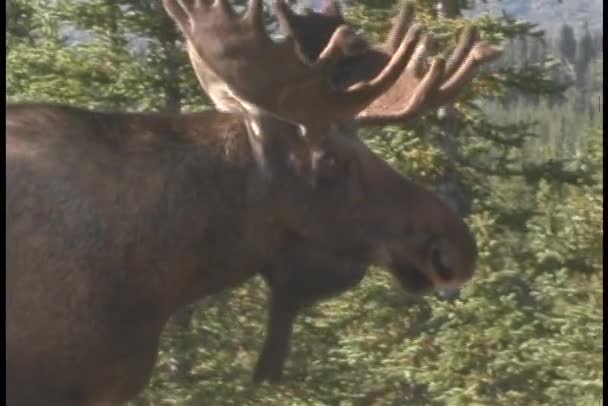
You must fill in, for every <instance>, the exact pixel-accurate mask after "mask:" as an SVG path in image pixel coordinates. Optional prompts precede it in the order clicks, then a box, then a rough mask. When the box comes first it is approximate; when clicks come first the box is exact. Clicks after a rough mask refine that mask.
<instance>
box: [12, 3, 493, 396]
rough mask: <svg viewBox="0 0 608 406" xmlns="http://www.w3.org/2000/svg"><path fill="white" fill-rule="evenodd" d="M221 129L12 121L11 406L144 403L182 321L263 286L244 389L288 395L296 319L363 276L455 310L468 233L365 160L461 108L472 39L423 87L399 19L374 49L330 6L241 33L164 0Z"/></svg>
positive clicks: (56, 112) (101, 118)
mask: <svg viewBox="0 0 608 406" xmlns="http://www.w3.org/2000/svg"><path fill="white" fill-rule="evenodd" d="M163 5H164V8H165V10H166V11H167V13H168V14H169V16H170V17H171V18H172V19H173V20H174V21H175V23H176V24H177V26H178V27H179V29H180V30H181V31H182V32H183V34H184V36H185V39H186V47H187V51H188V54H189V57H190V60H191V64H192V66H193V68H194V71H195V74H196V75H197V77H198V79H199V81H200V83H201V85H202V87H203V89H204V90H205V91H206V92H207V93H208V95H209V96H210V97H211V99H212V100H213V101H214V103H215V104H216V106H217V110H212V111H203V112H198V113H188V114H163V113H121V112H93V111H88V110H84V109H81V108H76V107H69V106H60V105H49V104H17V105H8V106H7V110H6V147H7V150H6V172H7V173H6V179H7V198H6V204H7V207H6V253H7V258H6V265H7V271H6V272H7V273H6V333H7V334H6V336H7V342H6V350H7V355H6V357H7V358H6V385H7V398H6V399H7V404H9V405H68V406H69V405H79V406H81V405H102V404H117V403H122V402H126V401H128V400H129V399H132V398H133V397H135V396H136V395H137V394H138V393H139V392H140V391H141V390H142V389H143V388H144V386H145V385H146V383H147V382H148V380H149V377H150V374H151V372H152V370H153V368H154V364H155V361H156V356H157V352H158V341H159V336H160V334H161V331H162V329H163V327H164V325H165V323H166V322H167V320H168V319H169V318H170V317H171V315H173V314H174V313H175V312H176V311H177V310H178V309H179V308H181V307H183V306H184V305H187V304H190V303H193V302H195V301H197V300H200V299H202V298H205V297H208V296H210V295H213V294H215V293H217V292H220V291H223V290H226V289H229V288H231V287H234V286H237V285H239V284H241V283H243V282H244V281H246V280H247V279H249V278H251V277H253V276H255V275H262V276H263V277H264V278H265V280H266V281H267V283H268V285H269V287H270V294H271V300H270V311H269V321H268V330H267V334H266V339H265V343H264V346H263V349H262V352H261V355H260V357H259V359H258V363H257V365H256V369H255V372H254V380H255V381H256V382H260V381H266V380H267V381H271V382H275V381H278V380H280V379H281V376H282V371H283V366H284V361H285V358H286V356H287V353H288V348H289V338H290V333H291V329H292V324H293V321H294V319H295V317H296V315H297V314H298V312H299V311H300V310H301V309H302V308H303V307H304V306H308V305H311V304H313V303H315V302H316V301H318V300H321V299H323V298H326V297H329V296H332V295H337V294H339V293H341V292H343V291H345V290H347V289H349V288H351V287H353V286H355V285H357V284H358V283H359V281H360V280H361V279H362V278H363V277H364V275H365V273H366V271H367V268H368V266H370V265H377V266H380V267H383V268H384V269H387V270H388V271H390V272H391V273H392V274H393V275H394V276H395V277H396V278H397V280H398V281H400V283H401V285H402V286H403V287H404V289H406V290H409V291H413V292H425V291H429V290H432V289H439V290H444V291H453V290H455V289H458V288H460V287H461V286H462V285H463V284H464V283H465V282H466V281H467V280H469V279H470V278H471V277H472V275H473V273H474V269H475V262H476V258H477V248H476V244H475V239H474V237H473V235H472V233H471V232H470V230H469V229H468V227H467V226H466V224H465V222H464V221H463V220H462V219H461V218H460V217H459V216H458V215H457V214H456V213H454V212H453V211H452V210H451V209H449V208H448V207H447V206H446V205H444V204H443V203H442V202H441V201H440V200H439V199H438V198H437V197H436V196H435V195H433V194H432V193H431V192H430V191H428V190H426V189H425V188H423V187H422V186H419V185H417V184H415V183H414V182H412V181H410V180H408V179H406V178H405V177H403V176H402V175H400V174H399V173H398V172H397V171H395V170H394V169H393V168H391V167H390V166H389V165H388V164H387V163H386V162H384V161H383V160H382V159H381V158H379V157H378V156H376V155H375V154H374V153H373V152H372V151H371V150H370V149H369V148H368V147H367V146H366V145H365V143H364V142H363V141H362V140H360V139H359V138H358V137H357V135H356V131H357V128H358V127H360V126H365V125H378V124H386V123H401V122H404V121H405V120H407V119H409V118H412V117H416V116H419V115H420V114H423V113H424V112H425V111H429V110H431V109H435V108H437V107H439V106H442V105H444V104H446V103H450V102H453V101H454V100H455V98H456V97H457V95H458V94H459V93H460V91H461V90H462V89H464V88H465V87H466V86H467V85H468V84H469V83H470V82H471V80H472V78H473V77H474V75H475V71H476V69H477V67H479V66H480V65H482V64H484V63H487V62H489V61H491V60H493V59H495V58H496V57H497V56H498V55H500V52H501V51H500V49H499V48H495V47H493V46H491V45H489V44H488V43H486V42H482V41H480V40H479V38H478V37H479V36H478V33H477V32H476V31H475V29H473V28H470V29H467V30H465V31H464V33H463V35H462V36H461V38H460V41H459V42H458V44H457V45H456V47H455V48H454V51H453V52H452V53H451V56H450V57H449V58H448V60H447V61H445V60H444V59H441V58H435V59H434V60H433V62H432V63H431V65H430V68H429V69H428V70H426V72H425V69H424V68H425V66H426V65H425V63H426V59H427V56H428V53H429V49H430V47H431V41H432V39H431V38H430V36H428V35H426V34H424V31H423V27H422V25H421V24H416V23H414V14H413V11H414V9H413V6H412V5H411V4H409V3H405V4H404V5H403V7H402V8H401V11H400V13H399V14H398V16H397V17H396V18H395V20H394V22H393V26H392V28H391V31H390V33H389V35H388V37H387V40H386V43H385V44H383V45H375V44H370V43H369V42H368V41H367V40H366V39H365V38H363V37H362V36H361V35H359V34H356V33H355V31H354V29H353V28H352V26H351V25H350V24H349V23H347V22H346V21H345V19H344V18H343V16H342V13H341V11H340V9H339V7H338V6H337V5H335V4H333V3H330V4H329V5H328V6H327V7H325V8H324V9H323V10H321V11H308V12H305V13H303V14H298V13H295V12H294V11H293V10H292V9H291V8H290V7H289V6H287V5H286V4H285V3H284V2H283V1H282V0H277V1H275V3H274V7H273V9H274V13H275V15H276V17H277V20H278V21H279V24H280V26H281V28H282V30H283V31H284V33H285V34H286V36H285V38H284V39H282V40H280V41H277V40H274V39H271V38H270V36H269V35H268V33H267V31H266V29H265V27H264V24H263V19H262V0H249V3H248V5H247V8H246V10H245V11H244V12H243V13H242V14H238V13H236V12H235V11H234V10H233V9H232V7H231V6H230V5H229V4H228V3H227V2H226V0H163Z"/></svg>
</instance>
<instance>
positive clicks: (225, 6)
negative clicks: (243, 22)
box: [198, 0, 236, 17]
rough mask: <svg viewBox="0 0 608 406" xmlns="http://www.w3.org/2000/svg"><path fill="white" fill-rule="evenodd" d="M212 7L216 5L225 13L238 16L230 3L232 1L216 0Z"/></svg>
mask: <svg viewBox="0 0 608 406" xmlns="http://www.w3.org/2000/svg"><path fill="white" fill-rule="evenodd" d="M198 1H201V0H198ZM211 7H216V8H217V9H219V10H221V11H222V12H223V13H224V14H226V15H228V16H230V17H235V16H236V13H235V12H234V9H233V8H232V6H231V5H230V3H228V1H227V0H214V1H213V4H212V5H211Z"/></svg>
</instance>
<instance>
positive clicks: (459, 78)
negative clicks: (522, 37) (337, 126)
mask: <svg viewBox="0 0 608 406" xmlns="http://www.w3.org/2000/svg"><path fill="white" fill-rule="evenodd" d="M163 4H164V6H165V9H166V10H167V12H168V13H169V15H171V17H172V18H173V19H174V20H175V21H176V23H177V24H178V26H179V27H180V28H181V30H182V31H183V32H184V34H185V36H186V39H187V42H188V49H189V53H190V57H191V60H192V63H193V66H194V69H195V71H196V73H197V76H198V77H199V80H200V81H201V83H202V85H203V87H204V88H205V89H206V90H207V92H208V93H210V95H211V97H212V98H213V99H214V100H222V101H226V103H224V105H230V107H228V109H235V108H236V107H233V106H234V103H236V104H238V105H240V106H241V107H244V108H245V109H247V110H249V111H250V112H251V110H255V109H262V110H265V111H267V112H270V113H273V114H275V115H277V116H279V117H280V118H283V119H286V120H288V121H292V122H296V123H300V124H311V123H323V122H331V121H335V120H337V119H338V120H339V119H352V118H355V119H356V120H357V121H358V122H360V123H363V124H368V123H372V124H373V123H388V122H395V121H402V120H404V119H407V118H409V117H411V116H412V115H415V114H420V113H421V112H422V111H424V110H426V109H431V108H434V107H438V106H441V105H443V104H446V103H449V102H450V101H452V100H453V99H454V98H455V96H456V95H457V94H458V92H459V91H460V90H462V88H463V87H464V86H465V85H466V84H468V83H469V82H470V80H471V79H472V78H473V76H474V70H475V68H476V67H477V66H479V65H481V64H483V63H486V62H488V61H490V60H493V59H495V58H496V57H497V56H499V55H500V54H501V51H500V50H499V49H497V48H494V47H492V46H490V45H488V44H487V43H485V42H477V33H476V31H475V30H474V29H469V30H466V31H465V34H464V35H463V36H462V38H461V41H460V43H459V45H458V46H457V48H456V50H455V51H454V53H453V54H452V56H451V58H450V59H449V60H448V62H447V64H446V63H445V62H444V60H443V59H441V58H435V60H434V61H433V62H432V63H431V66H430V68H429V70H428V71H427V72H426V73H424V72H422V68H421V67H422V60H423V57H424V56H425V54H426V52H427V50H428V47H429V42H430V38H429V37H428V36H426V35H422V26H421V25H420V24H412V22H413V20H414V5H413V4H412V3H409V2H406V3H404V4H403V7H402V8H401V12H400V14H399V16H398V17H397V18H396V20H395V21H394V24H393V26H392V29H391V32H390V34H389V35H388V37H387V41H386V43H385V45H384V47H375V46H370V45H369V44H367V42H365V40H364V39H362V38H361V37H360V36H358V35H356V34H355V33H354V32H353V30H352V29H351V28H350V27H349V26H348V25H347V23H346V22H345V21H344V19H343V17H342V15H341V12H340V9H339V8H338V6H337V4H336V3H334V2H331V3H330V4H329V6H328V7H326V8H325V10H323V11H322V12H312V11H310V12H308V13H306V14H304V15H298V14H295V13H293V11H292V10H291V9H290V8H289V6H287V5H286V4H285V2H284V0H275V2H274V11H275V14H276V16H277V19H278V21H279V23H280V25H281V26H282V28H283V30H284V31H285V32H286V34H287V38H286V39H285V40H284V41H282V42H275V41H273V40H272V39H271V38H270V37H269V36H268V34H267V32H266V30H265V29H264V25H263V21H262V0H249V4H248V7H247V10H246V11H245V12H244V13H243V14H242V15H237V14H236V13H235V12H234V10H233V9H232V8H231V6H230V5H229V4H228V3H227V0H163ZM222 103H223V102H222Z"/></svg>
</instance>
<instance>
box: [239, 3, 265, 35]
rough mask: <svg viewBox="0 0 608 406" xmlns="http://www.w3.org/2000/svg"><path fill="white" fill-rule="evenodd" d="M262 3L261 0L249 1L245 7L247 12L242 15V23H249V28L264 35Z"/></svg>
mask: <svg viewBox="0 0 608 406" xmlns="http://www.w3.org/2000/svg"><path fill="white" fill-rule="evenodd" d="M263 11H264V1H263V0H250V1H249V5H248V6H247V11H245V13H244V14H243V21H247V22H249V24H250V25H251V27H252V28H253V29H254V30H256V31H257V32H260V31H262V32H263V33H264V35H266V31H265V29H264V18H263Z"/></svg>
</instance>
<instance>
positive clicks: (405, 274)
mask: <svg viewBox="0 0 608 406" xmlns="http://www.w3.org/2000/svg"><path fill="white" fill-rule="evenodd" d="M391 270H392V272H393V274H394V275H395V277H396V278H397V279H398V280H399V283H400V284H401V287H402V288H403V289H404V290H405V291H407V292H408V293H412V294H424V293H427V292H429V291H431V290H433V288H434V287H435V286H434V283H433V281H432V280H431V278H430V277H429V276H427V275H426V274H425V273H424V272H423V271H422V269H420V268H419V267H417V266H415V265H413V264H411V263H409V262H405V261H403V262H399V263H398V264H393V266H391Z"/></svg>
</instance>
